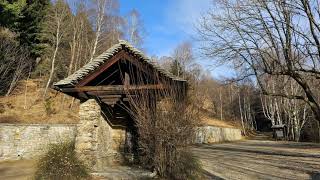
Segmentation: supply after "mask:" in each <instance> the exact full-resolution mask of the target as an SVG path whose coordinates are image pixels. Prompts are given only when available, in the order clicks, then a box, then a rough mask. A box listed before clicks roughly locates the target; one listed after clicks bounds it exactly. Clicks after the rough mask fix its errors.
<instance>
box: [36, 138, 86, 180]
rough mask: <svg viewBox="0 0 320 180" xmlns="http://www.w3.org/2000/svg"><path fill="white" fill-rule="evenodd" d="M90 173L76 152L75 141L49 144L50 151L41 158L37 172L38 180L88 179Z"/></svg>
mask: <svg viewBox="0 0 320 180" xmlns="http://www.w3.org/2000/svg"><path fill="white" fill-rule="evenodd" d="M89 177H90V176H89V173H88V169H87V168H86V166H85V165H84V164H83V162H81V161H80V160H79V159H78V158H77V156H76V152H75V147H74V142H64V143H59V144H53V145H50V146H49V149H48V152H47V153H46V154H45V155H44V156H43V157H42V158H40V160H39V161H38V163H37V170H36V172H35V179H36V180H42V179H45V180H73V179H88V178H89Z"/></svg>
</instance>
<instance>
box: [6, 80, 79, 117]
mask: <svg viewBox="0 0 320 180" xmlns="http://www.w3.org/2000/svg"><path fill="white" fill-rule="evenodd" d="M41 84H42V81H41V80H39V79H32V80H28V81H27V80H23V81H20V82H19V84H18V86H17V88H16V89H15V90H14V91H13V93H12V94H11V95H10V96H0V123H77V122H78V109H79V102H78V100H73V99H72V98H70V97H68V96H66V95H63V94H62V93H59V92H57V91H55V90H53V89H50V90H49V93H48V99H47V100H44V98H43V92H44V89H43V88H42V86H41Z"/></svg>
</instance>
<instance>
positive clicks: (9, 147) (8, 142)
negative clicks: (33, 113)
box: [0, 124, 76, 160]
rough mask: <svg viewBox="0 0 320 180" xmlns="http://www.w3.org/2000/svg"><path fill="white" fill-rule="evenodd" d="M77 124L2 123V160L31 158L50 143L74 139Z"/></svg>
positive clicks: (0, 134)
mask: <svg viewBox="0 0 320 180" xmlns="http://www.w3.org/2000/svg"><path fill="white" fill-rule="evenodd" d="M75 136H76V125H70V124H68V125H67V124H0V160H17V159H31V158H34V157H37V156H39V155H41V154H43V153H44V152H45V151H46V147H48V144H54V143H58V142H63V141H66V140H74V139H75Z"/></svg>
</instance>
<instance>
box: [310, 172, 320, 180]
mask: <svg viewBox="0 0 320 180" xmlns="http://www.w3.org/2000/svg"><path fill="white" fill-rule="evenodd" d="M310 178H311V180H320V172H313V173H311V174H310Z"/></svg>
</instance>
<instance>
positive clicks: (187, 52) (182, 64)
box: [172, 42, 194, 78]
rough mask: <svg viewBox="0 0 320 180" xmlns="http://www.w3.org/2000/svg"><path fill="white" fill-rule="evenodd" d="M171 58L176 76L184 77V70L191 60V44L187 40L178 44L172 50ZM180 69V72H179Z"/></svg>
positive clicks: (192, 58) (192, 59)
mask: <svg viewBox="0 0 320 180" xmlns="http://www.w3.org/2000/svg"><path fill="white" fill-rule="evenodd" d="M172 58H173V59H174V63H175V66H176V71H177V76H181V77H182V78H185V74H184V73H185V72H186V71H187V68H188V66H190V65H191V64H192V63H193V61H194V57H193V52H192V45H191V44H190V43H189V42H183V43H181V44H179V45H178V46H177V47H176V48H175V49H174V51H173V55H172ZM181 71H182V72H181Z"/></svg>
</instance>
